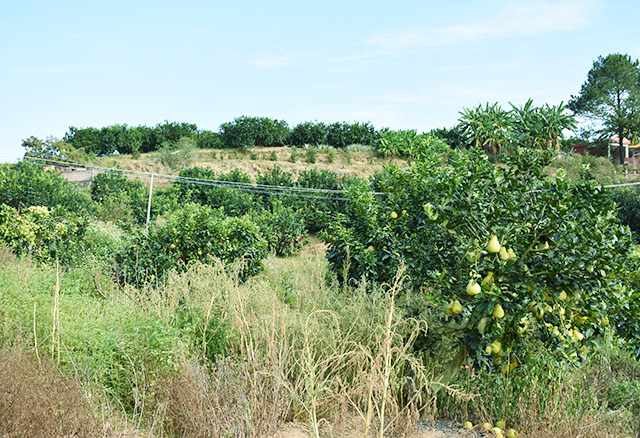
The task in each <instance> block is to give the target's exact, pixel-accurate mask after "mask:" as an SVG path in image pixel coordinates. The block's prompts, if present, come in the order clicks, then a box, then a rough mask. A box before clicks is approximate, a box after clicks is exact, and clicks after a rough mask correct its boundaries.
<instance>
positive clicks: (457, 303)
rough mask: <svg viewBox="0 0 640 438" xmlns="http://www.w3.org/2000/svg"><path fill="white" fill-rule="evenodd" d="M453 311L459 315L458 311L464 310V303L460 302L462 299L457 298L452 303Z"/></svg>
mask: <svg viewBox="0 0 640 438" xmlns="http://www.w3.org/2000/svg"><path fill="white" fill-rule="evenodd" d="M451 312H453V314H454V315H457V314H458V313H460V312H462V304H460V301H458V300H455V301H454V302H453V303H452V304H451Z"/></svg>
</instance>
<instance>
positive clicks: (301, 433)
mask: <svg viewBox="0 0 640 438" xmlns="http://www.w3.org/2000/svg"><path fill="white" fill-rule="evenodd" d="M418 429H419V430H418V431H417V432H416V433H415V434H414V435H413V436H412V438H478V437H480V436H481V435H480V434H478V433H476V432H474V431H468V430H462V429H460V426H459V425H458V424H456V423H446V422H433V423H431V422H429V423H421V424H420V425H419V427H418ZM334 436H335V437H336V438H337V437H338V436H339V437H340V438H357V437H359V436H360V435H357V434H348V435H345V434H340V435H337V434H335V433H334ZM310 437H311V434H309V433H307V432H306V431H305V430H304V428H303V427H302V426H297V425H291V424H289V425H286V426H284V427H283V428H282V429H281V430H280V432H278V434H277V435H276V438H310Z"/></svg>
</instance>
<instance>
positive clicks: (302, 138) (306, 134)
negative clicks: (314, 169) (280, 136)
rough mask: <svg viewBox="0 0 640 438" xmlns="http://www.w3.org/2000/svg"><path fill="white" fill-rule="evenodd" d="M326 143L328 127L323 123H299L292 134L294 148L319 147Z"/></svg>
mask: <svg viewBox="0 0 640 438" xmlns="http://www.w3.org/2000/svg"><path fill="white" fill-rule="evenodd" d="M326 143H327V125H325V124H324V123H322V122H303V123H299V124H297V125H296V126H295V127H294V128H293V131H292V132H291V144H292V145H294V146H305V145H309V146H319V145H321V144H326Z"/></svg>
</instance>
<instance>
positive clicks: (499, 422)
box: [496, 420, 507, 432]
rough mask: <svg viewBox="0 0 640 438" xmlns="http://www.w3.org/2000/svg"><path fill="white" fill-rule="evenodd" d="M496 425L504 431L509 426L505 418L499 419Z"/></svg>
mask: <svg viewBox="0 0 640 438" xmlns="http://www.w3.org/2000/svg"><path fill="white" fill-rule="evenodd" d="M496 427H497V428H498V429H501V430H500V432H502V431H503V430H505V429H506V428H507V423H506V422H505V421H504V420H498V421H496Z"/></svg>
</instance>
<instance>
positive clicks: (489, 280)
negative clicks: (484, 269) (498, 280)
mask: <svg viewBox="0 0 640 438" xmlns="http://www.w3.org/2000/svg"><path fill="white" fill-rule="evenodd" d="M492 284H493V272H489V273H488V274H487V275H486V276H485V277H484V278H483V279H482V285H483V286H491V285H492Z"/></svg>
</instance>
